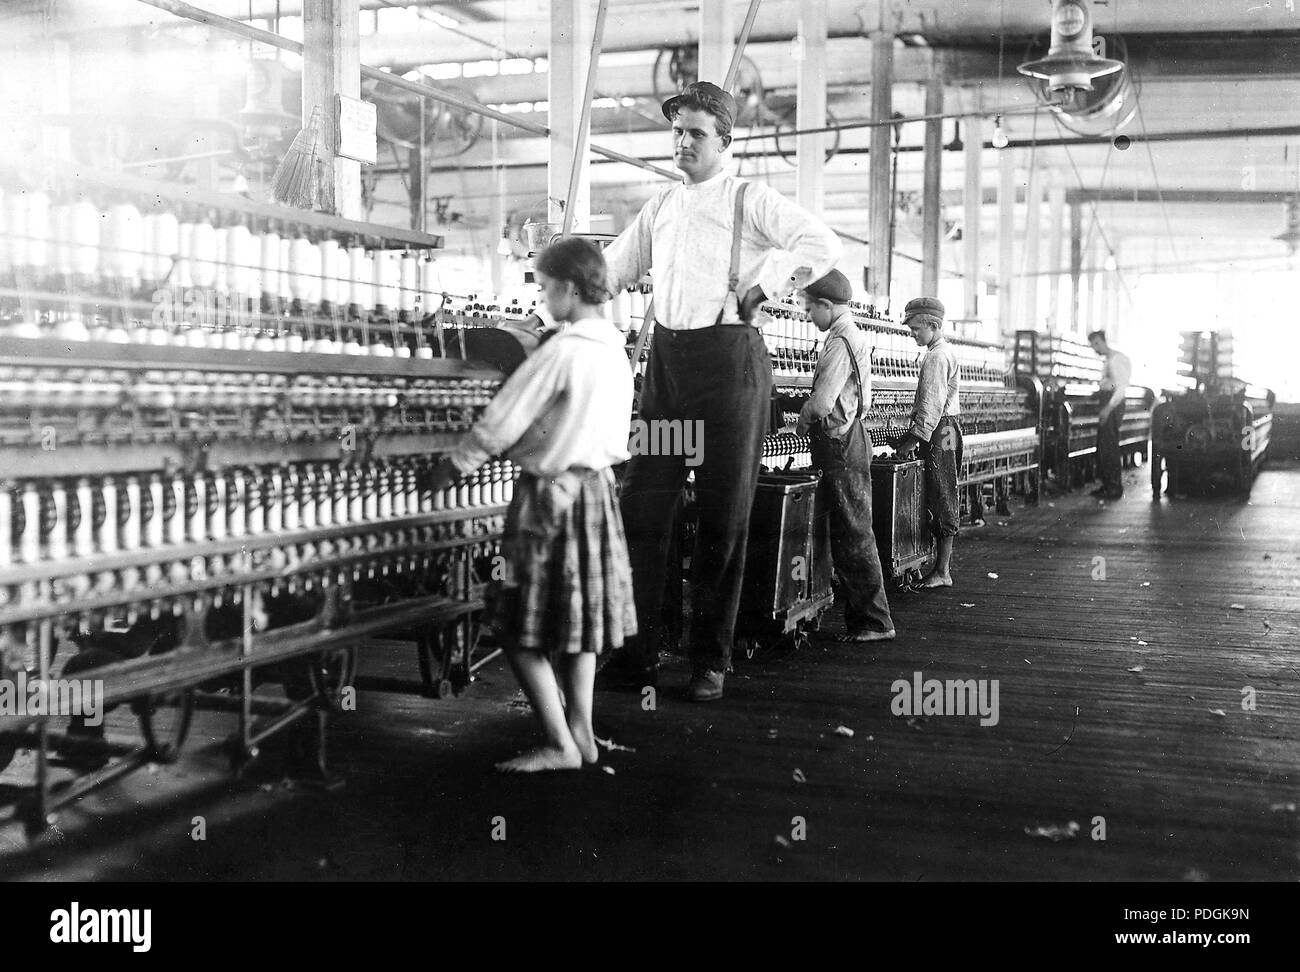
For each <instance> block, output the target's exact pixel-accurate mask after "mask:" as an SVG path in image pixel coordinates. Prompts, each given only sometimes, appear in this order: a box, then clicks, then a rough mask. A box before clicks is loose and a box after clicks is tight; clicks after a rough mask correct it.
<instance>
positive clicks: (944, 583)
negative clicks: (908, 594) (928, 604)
mask: <svg viewBox="0 0 1300 972" xmlns="http://www.w3.org/2000/svg"><path fill="white" fill-rule="evenodd" d="M917 586H918V587H952V575H951V574H940V573H939V572H938V571H935V572H933V573H930V574H927V575H926V576H925V577H923V578H922V579H921V583H920V584H918V585H917Z"/></svg>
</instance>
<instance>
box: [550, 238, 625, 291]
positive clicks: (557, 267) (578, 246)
mask: <svg viewBox="0 0 1300 972" xmlns="http://www.w3.org/2000/svg"><path fill="white" fill-rule="evenodd" d="M535 265H536V267H537V269H538V270H539V271H540V272H541V273H544V274H546V275H547V276H548V277H551V278H553V279H555V280H565V281H567V282H569V283H571V284H573V285H574V286H575V287H577V288H578V297H579V298H580V299H581V300H582V302H583V303H584V304H603V303H605V301H607V300H609V291H608V290H607V289H606V287H605V258H604V256H602V255H601V252H600V248H599V247H597V246H596V244H594V243H592V242H590V241H589V240H584V239H582V238H581V237H578V236H563V237H561V238H560V239H558V240H556V241H555V242H554V243H552V244H551V245H550V246H548V247H547V248H546V249H544V250H542V252H541V253H539V254H537V261H536V264H535Z"/></svg>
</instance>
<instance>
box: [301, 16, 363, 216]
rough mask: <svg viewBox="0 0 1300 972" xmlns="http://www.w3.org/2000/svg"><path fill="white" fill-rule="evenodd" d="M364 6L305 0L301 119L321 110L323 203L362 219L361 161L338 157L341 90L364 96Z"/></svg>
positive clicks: (348, 95)
mask: <svg viewBox="0 0 1300 972" xmlns="http://www.w3.org/2000/svg"><path fill="white" fill-rule="evenodd" d="M359 21H360V8H359V4H357V3H356V2H355V0H305V2H304V3H303V7H302V41H303V59H302V124H303V127H304V128H305V127H306V126H307V124H308V123H309V122H310V121H311V114H312V109H313V108H316V107H319V108H320V113H321V160H322V165H321V171H322V172H323V173H324V174H325V178H324V179H322V183H323V184H322V186H321V206H322V208H323V209H324V210H325V211H326V212H328V213H333V214H334V215H336V216H342V217H344V218H345V219H362V218H363V215H362V211H361V163H360V162H354V161H353V160H352V159H343V158H339V157H338V156H336V155H335V154H334V152H335V149H336V148H337V146H338V106H337V98H336V96H337V95H342V96H343V97H345V98H360V97H361V30H360V23H359Z"/></svg>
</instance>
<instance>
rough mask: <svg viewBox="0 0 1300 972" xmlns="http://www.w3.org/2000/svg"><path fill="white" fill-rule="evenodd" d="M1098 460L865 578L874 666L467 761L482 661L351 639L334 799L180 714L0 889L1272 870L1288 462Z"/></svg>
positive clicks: (1286, 596)
mask: <svg viewBox="0 0 1300 972" xmlns="http://www.w3.org/2000/svg"><path fill="white" fill-rule="evenodd" d="M1128 475H1129V479H1130V488H1129V492H1128V494H1127V496H1126V497H1125V498H1124V499H1123V500H1122V501H1119V502H1117V503H1111V504H1102V503H1099V502H1098V501H1095V500H1092V499H1089V498H1087V497H1086V496H1084V495H1082V494H1078V493H1076V494H1072V495H1069V496H1058V497H1047V498H1045V499H1044V501H1043V503H1042V505H1041V506H1039V507H1038V508H1037V509H1029V510H1021V509H1019V508H1017V509H1016V513H1015V515H1014V516H1013V517H1011V518H1010V519H1007V518H1002V517H998V516H990V518H989V521H988V525H987V526H986V527H984V528H982V529H980V530H972V531H967V532H966V533H964V534H963V536H962V537H961V538H960V539H959V541H958V546H957V554H956V558H955V562H954V570H955V576H956V578H957V586H956V587H954V588H953V589H951V590H947V591H942V592H938V593H930V594H926V595H924V596H921V595H915V596H902V597H898V598H895V599H894V612H895V619H896V622H897V625H898V631H899V639H898V640H897V641H895V642H893V643H890V644H887V645H885V646H883V648H882V649H881V650H879V651H878V652H877V653H876V654H877V656H878V657H876V658H875V659H874V660H872V659H871V658H870V657H869V656H868V653H866V652H864V651H862V650H859V649H856V648H851V647H845V646H839V645H829V646H824V645H821V644H818V645H816V646H814V647H813V648H812V649H809V650H805V651H802V652H798V653H795V654H793V655H790V656H787V657H780V658H778V657H769V658H767V659H765V660H764V659H758V658H756V659H755V660H753V661H751V662H748V663H746V662H744V661H743V660H738V661H737V671H736V672H735V674H733V675H732V676H730V677H729V678H728V680H727V695H726V698H725V699H724V700H723V701H721V702H719V703H716V704H713V705H707V706H698V705H689V704H687V703H685V702H682V701H679V700H678V699H677V698H676V697H675V693H676V691H678V690H679V689H680V688H681V686H682V685H683V684H684V682H685V678H686V671H685V668H684V665H683V663H682V662H681V661H680V660H679V661H677V662H675V663H674V664H672V665H670V667H669V670H668V673H667V676H666V678H665V679H664V681H665V682H666V684H665V685H664V686H663V687H662V688H661V691H660V694H659V698H658V706H657V709H656V710H655V711H653V712H647V711H642V709H641V708H640V706H639V704H638V703H639V699H638V697H637V696H632V695H618V694H603V693H602V694H599V695H598V696H597V712H596V720H597V729H598V732H599V733H600V735H602V736H605V737H609V738H612V739H613V741H614V742H615V743H617V744H618V745H619V746H622V747H628V748H627V749H619V750H616V751H612V752H603V753H602V765H601V767H600V768H596V769H589V770H583V771H581V772H578V773H569V774H556V775H550V776H546V777H532V778H502V777H499V776H497V775H495V774H494V773H493V772H492V771H491V765H492V762H493V761H494V760H496V759H499V758H502V757H504V756H508V755H510V754H512V753H514V752H515V751H517V750H519V749H520V748H522V747H524V746H525V745H526V744H528V743H529V742H530V741H531V739H532V734H533V724H532V720H531V716H530V714H529V712H528V710H527V708H526V706H525V704H524V703H522V700H521V697H517V695H516V692H515V688H514V684H513V681H512V679H511V678H510V676H509V673H508V672H507V671H506V670H505V669H504V667H503V666H502V665H501V664H500V663H493V664H491V665H489V666H488V667H487V669H486V670H485V671H484V672H483V673H482V674H481V677H480V679H479V680H478V681H477V682H476V683H475V684H474V685H473V686H472V687H471V689H470V690H469V691H468V693H467V694H466V695H464V696H462V697H461V698H459V699H455V700H450V701H445V702H436V701H430V700H425V699H422V698H420V697H418V696H417V695H415V694H414V689H415V676H416V667H415V659H414V654H413V652H411V651H409V650H407V649H405V648H403V647H400V646H396V645H389V646H386V647H379V648H374V649H367V651H366V652H365V653H364V654H363V659H362V674H363V676H364V677H363V679H362V680H361V688H362V691H361V693H360V704H359V709H358V711H357V712H355V713H352V714H349V715H346V716H343V717H340V718H339V720H338V722H337V723H336V729H335V730H334V732H333V735H332V743H333V751H332V757H333V760H334V764H335V767H336V768H337V770H338V771H339V772H340V773H341V775H343V776H344V777H346V778H347V781H348V783H347V786H346V787H344V788H343V789H341V790H338V791H336V792H329V793H325V792H318V791H315V790H310V789H306V788H303V787H301V786H296V785H293V784H289V783H285V782H282V781H281V780H280V778H279V770H278V769H277V766H278V763H277V760H278V747H276V746H275V745H274V744H272V745H271V746H269V747H268V750H269V751H268V753H267V755H266V756H265V758H264V762H263V764H262V765H260V766H258V767H257V768H256V771H255V772H254V773H253V774H252V776H251V777H250V778H248V779H245V780H243V781H234V780H232V779H231V778H230V777H229V775H228V774H227V772H226V764H225V761H224V759H223V758H222V757H221V756H220V755H219V753H218V752H217V749H216V741H217V739H219V738H220V737H221V736H222V735H223V734H224V733H226V732H229V731H230V730H231V728H232V721H231V718H230V717H228V716H221V715H216V714H204V715H203V716H202V718H201V719H200V720H199V722H198V723H197V726H196V734H195V736H194V737H192V743H191V747H190V749H188V750H187V753H186V755H185V757H184V759H183V760H182V761H181V762H180V763H179V764H177V765H176V766H171V767H160V768H157V770H156V771H155V772H141V773H138V774H136V775H135V776H133V777H131V778H129V779H127V780H125V781H124V782H122V783H119V784H117V785H115V786H113V787H111V788H109V789H107V790H105V791H103V792H101V793H99V794H97V795H93V796H92V797H91V798H89V799H87V800H85V801H83V802H81V803H80V804H78V805H77V806H76V807H74V808H73V809H71V810H69V811H67V812H66V813H65V814H64V815H63V818H62V820H61V822H60V825H59V830H58V831H57V832H55V833H52V834H50V835H48V836H47V837H46V838H44V839H43V840H41V841H39V842H37V843H34V844H28V843H26V841H25V840H24V838H23V835H22V832H21V830H20V829H19V828H18V827H17V826H15V825H10V826H7V827H3V828H0V878H10V879H14V878H17V879H37V880H40V879H64V878H94V879H128V880H130V879H149V880H154V879H160V878H164V879H182V880H184V879H191V880H221V879H253V880H262V879H290V880H292V879H314V878H319V879H334V880H340V879H341V880H352V879H403V878H412V879H440V878H457V879H477V878H493V879H500V878H508V879H523V878H543V877H544V878H561V879H564V878H595V879H619V878H650V879H654V878H675V879H701V878H705V879H767V880H771V879H783V878H789V879H806V878H829V879H875V880H894V881H921V880H924V881H934V880H944V879H948V880H989V879H996V880H1004V879H1025V880H1102V881H1111V880H1134V879H1153V880H1171V881H1178V880H1211V881H1220V880H1295V879H1296V878H1297V877H1300V856H1298V854H1297V852H1298V850H1300V812H1298V811H1297V805H1298V804H1300V772H1298V771H1297V762H1298V761H1300V610H1297V608H1300V466H1295V465H1293V466H1291V467H1289V468H1270V469H1267V470H1265V471H1264V472H1263V473H1262V474H1261V477H1260V479H1259V480H1258V482H1257V485H1256V488H1255V492H1254V495H1253V497H1252V500H1251V501H1250V502H1249V503H1245V502H1243V501H1241V500H1235V499H1227V498H1224V499H1197V500H1179V501H1176V502H1170V501H1168V500H1164V501H1162V502H1160V503H1159V504H1157V505H1153V504H1152V502H1151V500H1150V492H1149V488H1148V487H1147V485H1146V476H1145V470H1138V471H1132V472H1130V473H1129V474H1128ZM1097 558H1104V571H1105V574H1104V579H1100V578H1101V571H1100V569H1099V568H1100V567H1101V565H1102V562H1101V561H1099V560H1098V559H1097ZM828 627H829V628H831V629H838V627H839V624H838V620H837V619H836V618H835V617H834V615H832V617H831V621H830V623H829V624H828ZM915 672H922V673H923V677H925V678H938V679H968V678H973V679H989V680H993V679H996V680H997V682H998V686H999V696H998V700H999V713H998V714H999V720H998V722H997V724H996V725H995V726H981V725H980V721H979V719H978V718H977V717H970V716H967V717H962V716H939V715H930V716H925V717H920V718H916V717H913V718H908V717H905V716H896V715H893V714H891V701H892V700H893V697H894V696H893V694H892V693H891V684H892V683H893V682H894V680H895V679H900V678H901V679H907V680H909V681H910V680H911V679H912V677H913V673H915ZM394 689H397V690H398V691H394ZM1247 689H1250V690H1253V695H1254V703H1255V707H1254V709H1253V710H1247V709H1244V708H1243V699H1244V698H1245V697H1246V695H1248V694H1250V693H1247V692H1246V690H1247ZM840 726H843V727H846V728H847V729H848V730H851V731H852V735H851V736H849V735H847V734H843V733H841V732H837V727H840ZM11 772H12V771H11ZM7 775H8V774H7ZM197 817H202V818H204V825H205V826H206V839H205V840H202V841H196V840H193V839H192V836H191V835H192V830H193V828H194V827H195V826H196V821H195V818H197ZM795 818H801V819H802V822H803V827H804V831H803V836H804V838H805V839H802V840H800V839H793V838H794V837H796V836H798V835H797V834H795V833H794V829H795V828H796V827H797V825H798V821H796V819H795ZM1099 818H1104V832H1105V839H1104V840H1095V839H1093V834H1094V833H1099V831H1100V826H1101V825H1100V824H1099V823H1098V820H1099ZM1072 822H1073V823H1074V824H1076V825H1077V835H1076V836H1074V837H1073V838H1072V839H1065V840H1061V841H1059V842H1056V841H1052V840H1050V839H1048V838H1046V837H1043V836H1037V835H1035V834H1034V833H1032V832H1033V831H1035V830H1036V829H1037V828H1040V827H1041V828H1062V829H1064V830H1065V831H1067V832H1068V831H1069V830H1070V829H1071V823H1072ZM502 824H504V838H505V839H503V840H494V839H493V836H494V830H495V831H496V836H498V837H500V836H502ZM1027 830H1028V831H1030V832H1031V833H1027ZM1049 832H1050V831H1049Z"/></svg>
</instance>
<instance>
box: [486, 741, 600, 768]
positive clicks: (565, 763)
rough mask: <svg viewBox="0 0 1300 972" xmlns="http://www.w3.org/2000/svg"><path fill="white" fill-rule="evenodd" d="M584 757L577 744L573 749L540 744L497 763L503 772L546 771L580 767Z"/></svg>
mask: <svg viewBox="0 0 1300 972" xmlns="http://www.w3.org/2000/svg"><path fill="white" fill-rule="evenodd" d="M582 759H583V757H582V752H581V751H580V750H579V749H578V747H577V746H574V747H573V749H555V748H553V747H551V746H538V747H537V748H536V749H530V750H529V751H528V752H526V753H520V754H519V755H518V756H516V757H515V758H514V759H507V760H505V761H504V762H501V763H497V764H496V765H497V769H498V770H499V771H501V772H502V773H545V772H548V771H550V770H573V769H578V768H580V767H581V766H582Z"/></svg>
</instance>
